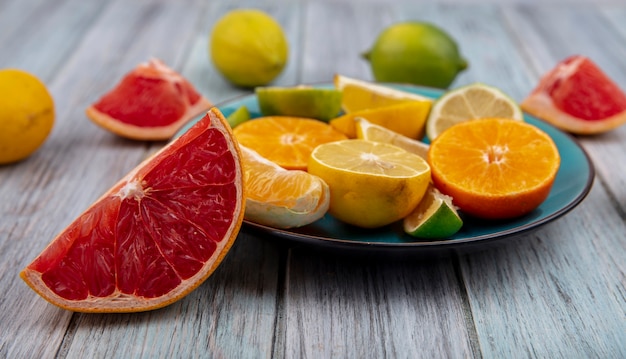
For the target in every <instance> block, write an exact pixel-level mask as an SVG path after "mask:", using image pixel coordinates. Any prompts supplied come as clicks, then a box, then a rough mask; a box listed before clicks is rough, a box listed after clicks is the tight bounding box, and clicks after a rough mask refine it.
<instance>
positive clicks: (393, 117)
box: [329, 101, 430, 139]
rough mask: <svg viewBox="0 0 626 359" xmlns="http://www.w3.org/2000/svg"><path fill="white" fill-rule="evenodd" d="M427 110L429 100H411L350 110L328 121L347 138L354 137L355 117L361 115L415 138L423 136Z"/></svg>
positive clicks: (428, 109)
mask: <svg viewBox="0 0 626 359" xmlns="http://www.w3.org/2000/svg"><path fill="white" fill-rule="evenodd" d="M428 111H430V102H429V101H411V102H405V103H400V104H396V105H391V106H385V107H377V108H372V109H368V110H360V111H355V112H351V113H348V114H345V115H343V116H340V117H337V118H335V119H332V120H330V122H329V123H330V125H331V126H333V127H334V128H336V129H337V130H338V131H341V132H342V133H344V134H345V135H346V136H348V138H355V137H356V125H355V119H356V118H358V117H361V118H364V119H366V120H367V121H369V122H371V123H374V124H377V125H380V126H382V127H385V128H388V129H390V130H392V131H395V132H397V133H399V134H401V135H403V136H406V137H409V138H414V139H417V138H422V137H424V125H425V122H426V117H428Z"/></svg>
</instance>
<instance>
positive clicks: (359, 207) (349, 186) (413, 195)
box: [309, 140, 430, 228]
mask: <svg viewBox="0 0 626 359" xmlns="http://www.w3.org/2000/svg"><path fill="white" fill-rule="evenodd" d="M309 173H311V174H313V175H316V176H318V177H320V178H321V179H323V180H324V182H326V184H328V187H330V207H329V209H328V211H329V213H330V214H331V215H333V216H334V217H335V218H337V219H339V220H340V221H343V222H346V223H349V224H352V225H355V226H359V227H363V228H376V227H381V226H384V225H387V224H390V223H393V222H395V221H398V220H400V219H402V218H404V217H406V216H407V215H408V214H409V213H411V210H413V208H415V206H417V204H418V203H419V202H420V201H421V199H422V197H423V196H424V193H425V192H426V188H427V187H428V183H429V182H430V168H429V166H428V164H427V163H426V161H425V160H423V159H422V158H421V157H419V156H417V155H415V154H412V153H409V152H407V151H405V150H403V149H401V148H399V147H396V146H393V145H390V144H386V143H380V142H372V141H365V140H343V141H336V142H330V143H326V144H322V145H319V146H318V147H316V148H315V150H314V151H313V153H312V154H311V157H310V160H309Z"/></svg>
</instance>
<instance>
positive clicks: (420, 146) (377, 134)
mask: <svg viewBox="0 0 626 359" xmlns="http://www.w3.org/2000/svg"><path fill="white" fill-rule="evenodd" d="M355 122H356V137H357V138H360V139H363V140H367V141H374V142H383V143H388V144H391V145H394V146H398V147H400V148H402V149H404V150H405V151H408V152H411V153H414V154H416V155H418V156H420V157H422V158H423V159H426V156H427V155H428V147H429V146H428V145H427V144H425V143H424V142H421V141H417V140H414V139H412V138H409V137H406V136H403V135H401V134H399V133H397V132H395V131H392V130H390V129H388V128H386V127H383V126H379V125H377V124H374V123H371V122H369V121H368V120H366V119H364V118H363V117H357V118H356V119H355Z"/></svg>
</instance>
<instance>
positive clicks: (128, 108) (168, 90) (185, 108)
mask: <svg viewBox="0 0 626 359" xmlns="http://www.w3.org/2000/svg"><path fill="white" fill-rule="evenodd" d="M211 106H212V105H211V102H209V100H207V99H206V98H204V97H203V96H202V95H200V94H199V93H198V92H197V91H196V89H195V88H194V87H193V85H192V84H191V83H190V82H189V81H187V80H186V79H185V78H183V77H182V76H181V75H180V74H178V73H177V72H175V71H174V70H172V69H170V68H169V67H167V66H166V65H165V64H164V63H163V62H161V61H160V60H157V59H152V60H150V61H149V62H147V63H142V64H140V65H138V66H137V67H136V68H135V69H134V70H133V71H131V72H130V73H128V74H127V75H126V76H124V78H123V79H122V80H121V81H120V83H118V84H117V85H116V86H115V88H113V89H112V90H111V91H109V92H108V93H106V94H105V95H104V96H102V98H100V99H99V100H98V101H97V102H96V103H94V104H93V105H91V106H89V107H88V108H87V111H86V112H87V117H89V118H90V119H91V120H92V121H93V122H94V123H95V124H97V125H99V126H100V127H102V128H104V129H106V130H109V131H111V132H113V133H115V134H117V135H119V136H122V137H125V138H130V139H133V140H150V141H152V140H155V141H158V140H168V139H170V138H171V137H172V136H173V135H174V133H176V131H177V130H179V129H180V127H181V126H182V125H183V124H184V123H185V122H187V121H189V120H190V119H192V118H194V117H196V116H197V115H199V114H200V113H202V112H204V111H206V110H208V109H209V107H211Z"/></svg>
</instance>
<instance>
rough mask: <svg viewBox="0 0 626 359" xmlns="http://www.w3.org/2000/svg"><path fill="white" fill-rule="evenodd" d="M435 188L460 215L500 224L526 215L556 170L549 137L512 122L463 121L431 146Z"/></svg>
mask: <svg viewBox="0 0 626 359" xmlns="http://www.w3.org/2000/svg"><path fill="white" fill-rule="evenodd" d="M428 162H429V163H430V166H431V170H432V179H433V182H434V184H435V186H436V187H437V188H438V189H439V190H440V191H441V192H442V193H444V194H446V195H448V196H452V198H454V204H455V205H456V206H458V207H459V208H460V209H461V211H463V212H465V213H467V214H470V215H473V216H476V217H481V218H488V219H503V218H513V217H518V216H522V215H524V214H527V213H529V212H531V211H532V210H534V209H535V208H537V207H538V206H539V205H540V204H541V203H542V202H543V201H544V200H545V199H546V198H547V197H548V194H549V193H550V189H551V187H552V183H553V182H554V179H555V177H556V174H557V171H558V169H559V165H560V156H559V152H558V149H557V147H556V145H555V144H554V142H553V141H552V139H551V138H550V136H548V135H547V134H546V133H545V132H543V131H541V130H540V129H538V128H537V127H535V126H533V125H530V124H528V123H525V122H522V121H517V120H511V119H498V118H492V119H479V120H473V121H467V122H462V123H460V124H457V125H454V126H452V127H450V128H449V129H447V130H445V131H444V132H442V133H441V134H440V135H439V136H437V138H436V139H435V141H433V142H432V144H431V145H430V149H429V151H428Z"/></svg>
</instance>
